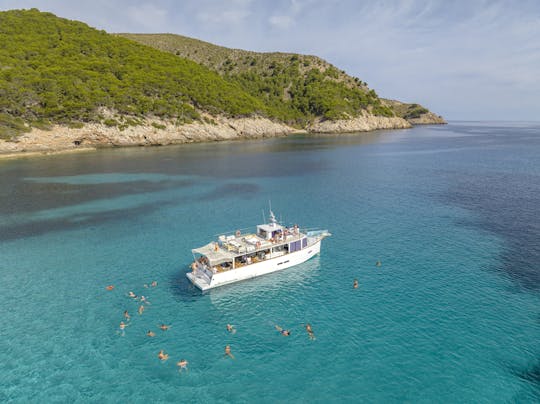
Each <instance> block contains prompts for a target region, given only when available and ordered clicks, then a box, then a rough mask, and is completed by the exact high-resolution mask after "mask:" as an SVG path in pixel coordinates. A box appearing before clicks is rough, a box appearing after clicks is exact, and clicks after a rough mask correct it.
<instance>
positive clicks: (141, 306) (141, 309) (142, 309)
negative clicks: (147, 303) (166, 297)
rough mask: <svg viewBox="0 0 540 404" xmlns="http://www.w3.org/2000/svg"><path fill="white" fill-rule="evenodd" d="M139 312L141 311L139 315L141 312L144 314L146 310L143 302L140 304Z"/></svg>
mask: <svg viewBox="0 0 540 404" xmlns="http://www.w3.org/2000/svg"><path fill="white" fill-rule="evenodd" d="M138 312H139V316H140V315H141V314H143V312H144V306H143V305H142V304H141V305H140V306H139V310H138Z"/></svg>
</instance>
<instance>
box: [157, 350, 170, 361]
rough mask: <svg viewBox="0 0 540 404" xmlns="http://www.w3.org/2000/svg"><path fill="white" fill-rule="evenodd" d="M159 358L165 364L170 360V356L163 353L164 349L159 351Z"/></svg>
mask: <svg viewBox="0 0 540 404" xmlns="http://www.w3.org/2000/svg"><path fill="white" fill-rule="evenodd" d="M158 358H159V360H160V361H162V362H165V361H166V360H167V359H169V354H167V353H165V352H163V349H162V350H161V351H159V353H158Z"/></svg>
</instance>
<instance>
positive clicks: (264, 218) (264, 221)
mask: <svg viewBox="0 0 540 404" xmlns="http://www.w3.org/2000/svg"><path fill="white" fill-rule="evenodd" d="M261 211H262V214H263V221H262V222H263V223H266V217H265V216H264V209H261Z"/></svg>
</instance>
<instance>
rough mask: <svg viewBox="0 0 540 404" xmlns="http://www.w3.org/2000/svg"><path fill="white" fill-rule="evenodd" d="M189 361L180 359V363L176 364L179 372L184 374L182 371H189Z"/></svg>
mask: <svg viewBox="0 0 540 404" xmlns="http://www.w3.org/2000/svg"><path fill="white" fill-rule="evenodd" d="M188 363H189V362H188V361H187V360H185V359H180V361H179V362H176V366H178V371H179V372H182V370H184V369H185V370H186V372H187V371H188V368H187V365H188Z"/></svg>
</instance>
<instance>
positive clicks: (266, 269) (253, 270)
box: [186, 238, 322, 291]
mask: <svg viewBox="0 0 540 404" xmlns="http://www.w3.org/2000/svg"><path fill="white" fill-rule="evenodd" d="M321 241H322V238H320V239H318V240H317V241H316V242H314V243H313V244H311V245H309V246H307V247H305V248H303V249H302V250H299V251H295V252H293V253H289V254H285V255H282V256H279V257H274V258H269V259H267V260H264V261H262V262H258V263H256V264H251V265H246V266H243V267H240V268H237V269H230V270H228V271H224V272H218V273H215V274H213V275H212V277H211V278H209V277H208V276H195V274H194V273H193V272H188V273H187V274H186V276H187V277H188V278H189V280H190V281H191V282H192V283H193V284H194V285H195V286H197V287H198V288H199V289H201V290H202V291H205V290H208V289H212V288H215V287H218V286H223V285H227V284H229V283H234V282H239V281H243V280H246V279H251V278H255V277H257V276H261V275H266V274H269V273H272V272H276V271H281V270H283V269H286V268H290V267H292V266H295V265H298V264H301V263H302V262H305V261H307V260H309V259H310V258H312V257H314V256H315V255H317V254H318V253H319V252H320V250H321Z"/></svg>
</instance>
